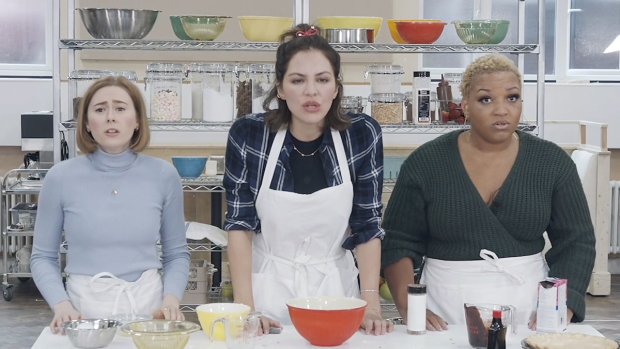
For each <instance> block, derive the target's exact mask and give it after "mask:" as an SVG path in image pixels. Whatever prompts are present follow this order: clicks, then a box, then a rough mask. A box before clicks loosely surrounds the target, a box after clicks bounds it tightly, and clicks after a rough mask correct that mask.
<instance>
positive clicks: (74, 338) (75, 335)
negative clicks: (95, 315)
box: [62, 319, 121, 349]
mask: <svg viewBox="0 0 620 349" xmlns="http://www.w3.org/2000/svg"><path fill="white" fill-rule="evenodd" d="M120 326H121V323H120V321H116V320H106V319H87V320H71V321H67V322H63V324H62V328H63V329H64V330H65V332H66V333H67V337H69V340H70V341H71V344H73V346H74V347H76V348H85V349H91V348H93V349H94V348H103V347H107V346H108V345H109V344H110V342H112V339H114V335H115V334H116V331H117V329H118V328H119V327H120Z"/></svg>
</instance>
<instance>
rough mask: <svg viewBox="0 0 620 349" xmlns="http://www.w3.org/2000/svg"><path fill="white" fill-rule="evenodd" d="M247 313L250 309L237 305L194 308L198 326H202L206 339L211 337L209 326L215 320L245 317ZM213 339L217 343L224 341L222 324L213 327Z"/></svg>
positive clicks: (205, 305)
mask: <svg viewBox="0 0 620 349" xmlns="http://www.w3.org/2000/svg"><path fill="white" fill-rule="evenodd" d="M249 313H250V307H248V306H247V305H245V304H238V303H210V304H203V305H200V306H198V307H197V308H196V314H197V315H198V320H200V326H202V330H203V331H205V333H206V334H207V337H210V336H211V326H212V325H213V322H214V321H215V320H217V319H219V318H221V317H227V316H247V315H248V314H249ZM214 337H215V340H217V341H223V340H226V333H225V332H224V324H222V323H219V324H217V325H215V333H214Z"/></svg>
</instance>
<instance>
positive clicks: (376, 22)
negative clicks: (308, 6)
mask: <svg viewBox="0 0 620 349" xmlns="http://www.w3.org/2000/svg"><path fill="white" fill-rule="evenodd" d="M316 20H317V24H318V25H319V27H321V29H358V28H368V29H374V30H375V38H376V37H377V35H379V28H381V23H383V18H381V17H351V16H349V17H346V16H333V17H318V18H317V19H316Z"/></svg>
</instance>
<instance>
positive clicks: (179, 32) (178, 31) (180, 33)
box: [170, 16, 192, 40]
mask: <svg viewBox="0 0 620 349" xmlns="http://www.w3.org/2000/svg"><path fill="white" fill-rule="evenodd" d="M170 24H172V31H173V32H174V35H176V37H177V38H179V39H181V40H192V38H190V37H189V35H187V34H186V33H185V30H184V29H183V24H181V16H170Z"/></svg>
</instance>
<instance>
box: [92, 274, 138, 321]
mask: <svg viewBox="0 0 620 349" xmlns="http://www.w3.org/2000/svg"><path fill="white" fill-rule="evenodd" d="M104 277H108V278H110V279H112V280H114V282H112V283H109V284H108V285H107V286H106V287H104V288H102V289H95V288H94V287H93V285H94V284H95V283H96V282H97V280H99V279H101V278H104ZM116 286H119V290H118V292H117V293H116V298H115V299H114V306H113V307H112V314H116V311H117V310H118V302H119V300H120V299H121V295H122V294H123V293H125V294H127V298H128V299H129V304H131V313H132V314H135V313H136V309H138V306H137V304H136V300H135V298H134V296H133V293H132V292H131V286H132V285H131V284H130V283H129V282H127V281H125V280H122V279H119V278H117V277H116V276H114V275H112V274H111V273H108V272H101V273H99V274H97V275H95V276H93V277H92V278H90V288H91V290H92V291H93V292H94V293H99V292H105V291H107V290H109V289H111V288H114V287H116Z"/></svg>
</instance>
